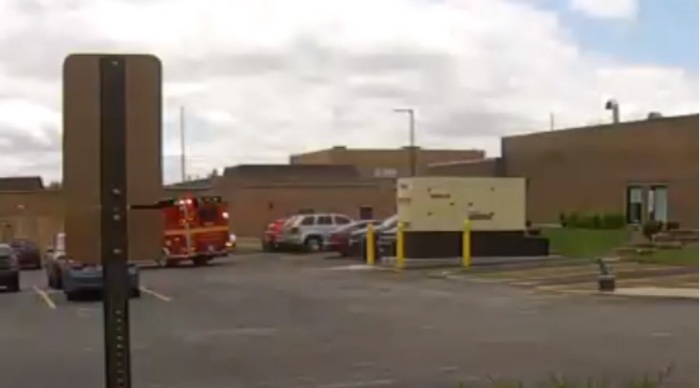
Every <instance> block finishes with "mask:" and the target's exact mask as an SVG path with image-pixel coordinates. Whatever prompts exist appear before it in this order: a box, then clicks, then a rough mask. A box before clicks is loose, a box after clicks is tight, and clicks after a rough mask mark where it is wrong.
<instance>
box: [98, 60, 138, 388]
mask: <svg viewBox="0 0 700 388" xmlns="http://www.w3.org/2000/svg"><path fill="white" fill-rule="evenodd" d="M99 78H100V144H99V146H100V211H101V221H100V234H101V236H100V237H101V248H100V249H101V254H102V269H103V271H104V272H103V279H104V292H103V308H104V333H105V338H104V341H105V372H106V376H105V378H106V385H105V387H106V388H130V387H131V365H130V364H131V360H130V346H131V344H130V340H129V291H130V287H129V284H128V283H129V279H128V272H127V271H128V266H127V261H128V260H127V255H128V252H129V249H128V248H129V247H128V241H127V235H128V229H127V225H128V224H127V214H128V212H127V198H126V197H127V196H126V193H127V187H126V182H127V167H126V148H127V141H126V140H127V139H126V134H127V130H126V125H127V120H126V115H127V112H126V59H125V58H124V57H122V56H103V57H101V58H99Z"/></svg>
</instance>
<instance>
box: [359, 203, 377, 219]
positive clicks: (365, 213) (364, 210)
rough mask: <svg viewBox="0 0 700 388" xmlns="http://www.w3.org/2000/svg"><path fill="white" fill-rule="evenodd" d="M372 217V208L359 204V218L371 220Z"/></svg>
mask: <svg viewBox="0 0 700 388" xmlns="http://www.w3.org/2000/svg"><path fill="white" fill-rule="evenodd" d="M372 218H374V209H372V207H371V206H360V219H361V220H371V219H372Z"/></svg>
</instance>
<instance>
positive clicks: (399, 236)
mask: <svg viewBox="0 0 700 388" xmlns="http://www.w3.org/2000/svg"><path fill="white" fill-rule="evenodd" d="M404 227H405V225H404V223H403V222H399V223H398V225H397V226H396V269H403V268H404V266H405V265H406V251H405V246H404V245H405V242H404Z"/></svg>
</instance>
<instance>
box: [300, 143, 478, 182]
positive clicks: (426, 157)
mask: <svg viewBox="0 0 700 388" xmlns="http://www.w3.org/2000/svg"><path fill="white" fill-rule="evenodd" d="M414 152H415V156H416V171H417V173H418V174H419V175H420V174H421V173H425V172H426V171H427V169H428V166H429V165H430V164H432V163H439V162H447V161H454V160H480V159H483V158H484V154H485V153H484V151H483V150H444V149H442V150H441V149H423V148H420V147H416V149H415V151H414ZM289 163H290V164H292V165H300V164H305V165H309V164H325V165H346V166H354V167H356V168H357V170H358V172H359V173H360V175H361V176H363V177H384V178H389V177H390V178H393V177H397V176H406V175H409V172H410V166H411V148H410V147H404V148H397V149H357V148H347V147H341V146H338V147H333V148H330V149H325V150H320V151H314V152H308V153H304V154H298V155H292V156H290V158H289Z"/></svg>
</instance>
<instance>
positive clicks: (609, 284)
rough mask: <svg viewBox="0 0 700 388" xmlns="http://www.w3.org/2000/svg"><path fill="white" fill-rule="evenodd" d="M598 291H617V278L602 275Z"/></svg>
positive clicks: (599, 279) (599, 278)
mask: <svg viewBox="0 0 700 388" xmlns="http://www.w3.org/2000/svg"><path fill="white" fill-rule="evenodd" d="M598 291H601V292H612V291H615V276H613V275H600V276H598Z"/></svg>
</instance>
